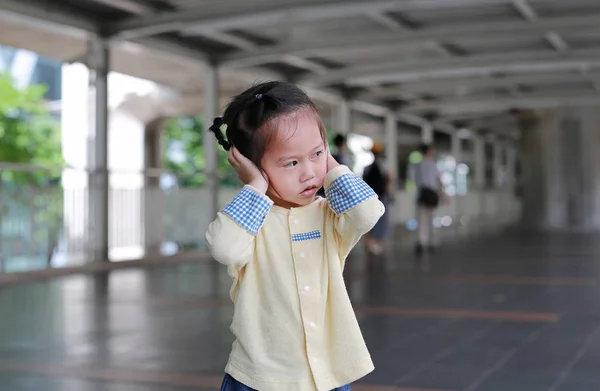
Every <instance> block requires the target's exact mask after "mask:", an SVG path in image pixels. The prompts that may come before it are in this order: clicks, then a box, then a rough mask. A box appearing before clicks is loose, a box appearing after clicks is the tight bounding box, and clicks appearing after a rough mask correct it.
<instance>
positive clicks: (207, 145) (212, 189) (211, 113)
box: [203, 66, 219, 219]
mask: <svg viewBox="0 0 600 391" xmlns="http://www.w3.org/2000/svg"><path fill="white" fill-rule="evenodd" d="M218 115H219V71H218V69H217V67H216V66H207V69H206V74H205V81H204V140H203V141H204V156H205V158H206V168H205V176H206V188H207V189H208V191H209V194H210V197H209V200H210V202H209V205H208V215H209V216H211V219H213V218H214V217H215V216H216V215H217V212H218V211H219V198H218V197H219V178H218V172H217V168H218V161H217V139H216V138H215V136H214V134H213V133H212V132H209V131H208V128H209V127H210V126H211V125H212V123H213V119H214V118H215V117H216V116H218Z"/></svg>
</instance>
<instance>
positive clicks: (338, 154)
mask: <svg viewBox="0 0 600 391" xmlns="http://www.w3.org/2000/svg"><path fill="white" fill-rule="evenodd" d="M333 145H334V146H335V151H333V152H332V156H333V158H334V159H335V160H336V161H337V162H338V163H340V164H341V165H343V166H346V167H349V168H350V169H352V161H351V159H350V154H349V153H348V145H347V144H346V136H345V135H343V134H341V133H338V134H336V135H335V137H334V138H333ZM317 195H319V196H321V197H325V188H323V187H322V188H320V189H319V191H318V192H317Z"/></svg>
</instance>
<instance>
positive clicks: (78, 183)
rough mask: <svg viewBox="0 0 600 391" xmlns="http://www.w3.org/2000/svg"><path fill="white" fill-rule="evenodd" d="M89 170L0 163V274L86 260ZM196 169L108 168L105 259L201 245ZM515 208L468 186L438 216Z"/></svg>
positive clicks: (407, 198)
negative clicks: (180, 173) (179, 172)
mask: <svg viewBox="0 0 600 391" xmlns="http://www.w3.org/2000/svg"><path fill="white" fill-rule="evenodd" d="M93 175H95V174H94V172H90V171H87V170H84V169H78V168H70V167H60V168H41V167H35V166H28V165H19V164H6V163H0V272H18V271H26V270H35V269H43V268H48V267H65V266H77V265H82V264H84V263H88V262H89V261H90V260H91V259H93V255H92V254H93V250H94V238H95V236H94V234H95V229H96V228H97V227H96V226H97V224H96V223H97V222H95V221H94V218H95V217H94V216H97V213H96V210H95V208H94V205H93V204H94V202H93V200H94V190H93V189H90V188H89V186H88V185H87V184H88V183H93V180H92V179H93ZM202 175H203V173H193V174H191V175H187V176H185V177H182V176H178V175H176V174H175V173H172V172H168V171H166V170H160V169H152V170H145V171H111V172H110V173H109V183H110V190H109V218H108V221H109V247H110V249H109V259H110V260H111V261H121V260H127V259H137V258H141V257H144V256H148V255H159V256H161V255H162V256H167V255H172V254H175V253H178V252H182V251H186V250H189V249H202V248H203V246H204V235H205V232H206V229H207V228H208V224H209V223H210V221H211V220H212V219H213V218H214V216H211V215H210V213H209V212H208V211H209V209H210V208H208V205H209V202H210V199H211V194H210V191H209V189H208V188H206V187H201V186H200V187H198V184H199V183H201V180H202ZM192 179H193V180H192ZM220 179H221V180H223V179H224V178H223V176H222V175H220ZM225 179H226V181H225V182H227V183H229V184H230V185H231V184H232V185H233V187H231V186H229V187H221V188H220V189H219V193H218V200H219V204H220V206H221V207H222V206H224V205H225V204H226V203H227V202H229V201H230V200H231V199H232V198H233V196H234V195H235V193H236V192H237V191H238V189H239V183H238V185H237V186H235V184H236V181H232V180H231V178H225ZM190 184H192V185H190ZM413 198H414V197H413V196H412V195H411V194H409V193H406V192H398V193H397V196H396V202H395V203H394V205H393V206H392V210H393V211H392V213H393V216H392V218H391V220H392V222H393V223H395V224H397V225H400V226H406V227H408V225H409V224H408V223H409V222H410V221H411V219H413V218H414V214H415V208H414V199H413ZM518 214H519V203H518V200H516V199H515V198H514V197H512V196H511V194H510V192H509V191H480V192H477V191H473V192H471V193H469V194H467V195H465V196H459V197H452V199H451V202H450V203H449V204H448V205H445V206H443V207H442V208H440V209H439V211H438V218H440V219H442V220H440V221H441V222H442V223H443V224H441V228H442V229H443V228H444V226H446V225H447V224H446V222H448V221H451V222H452V223H451V225H453V226H454V225H466V224H465V221H467V222H469V225H470V227H473V229H474V232H481V231H482V227H490V228H494V227H496V226H500V225H506V224H509V223H511V222H513V221H514V220H515V219H516V218H517V217H518ZM475 224H477V225H475ZM461 229H463V228H461ZM464 229H469V230H470V228H469V227H466V228H464Z"/></svg>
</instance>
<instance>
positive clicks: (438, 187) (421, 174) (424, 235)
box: [414, 144, 444, 256]
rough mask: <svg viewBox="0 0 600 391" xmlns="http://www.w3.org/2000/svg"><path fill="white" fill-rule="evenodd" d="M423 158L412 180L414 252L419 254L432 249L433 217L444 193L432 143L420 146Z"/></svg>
mask: <svg viewBox="0 0 600 391" xmlns="http://www.w3.org/2000/svg"><path fill="white" fill-rule="evenodd" d="M421 153H422V154H423V159H422V160H421V162H419V163H418V164H417V165H416V166H415V167H414V180H415V186H416V188H417V219H418V222H419V238H418V241H417V244H416V245H415V253H416V255H417V256H421V255H422V254H423V252H424V251H429V252H433V250H434V227H433V217H434V216H435V210H436V208H437V207H438V206H439V204H440V198H441V197H442V196H443V193H444V186H443V183H442V180H441V174H440V172H439V170H438V167H437V163H436V162H435V158H434V157H435V149H434V148H433V146H432V145H429V144H423V145H422V146H421Z"/></svg>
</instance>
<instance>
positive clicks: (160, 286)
mask: <svg viewBox="0 0 600 391" xmlns="http://www.w3.org/2000/svg"><path fill="white" fill-rule="evenodd" d="M599 18H600V3H599V2H598V1H597V0H569V1H565V0H398V1H390V0H385V1H384V0H220V1H219V2H216V1H213V0H210V1H200V0H0V44H1V45H9V46H12V47H15V48H25V49H29V50H32V51H35V52H37V53H39V54H42V55H46V56H49V57H52V58H54V59H56V60H59V61H63V62H64V63H65V64H75V65H73V66H68V65H65V68H70V71H69V72H65V73H64V75H68V77H70V78H71V81H72V80H73V79H77V82H76V83H74V84H76V85H75V87H74V88H73V89H72V91H75V92H74V93H73V94H70V95H69V94H65V96H63V99H62V101H61V102H59V103H60V104H59V105H57V107H58V108H55V109H56V111H57V112H60V114H61V116H62V119H63V132H65V134H66V133H67V131H68V132H69V135H70V136H72V138H73V139H77V142H79V144H77V145H76V147H77V148H81V149H80V150H81V151H84V153H82V154H81V156H80V157H81V164H80V165H79V166H77V167H59V168H58V170H59V172H62V173H63V174H62V177H61V181H60V182H61V183H60V184H58V185H56V186H55V187H54V188H51V189H46V188H44V189H39V188H28V189H27V190H28V192H26V191H23V189H21V188H16V190H15V191H14V194H11V195H10V196H11V197H12V198H13V199H19V200H20V201H23V200H24V199H26V198H27V197H26V196H30V195H31V194H33V195H42V196H46V195H48V194H50V195H51V196H53V197H58V199H59V200H61V202H59V203H57V204H56V205H58V206H57V207H56V209H57V210H55V211H54V212H55V214H56V216H57V217H56V221H54V222H55V223H57V224H56V226H57V227H58V228H56V227H55V228H54V231H53V232H49V231H50V229H49V228H47V227H45V226H43V225H42V226H41V228H40V227H39V226H37V227H36V226H35V225H36V224H37V221H36V218H35V213H29V212H31V211H30V210H28V209H27V208H28V207H31V209H34V207H38V208H40V209H42V210H45V209H44V208H48V209H49V208H50V206H49V205H50V204H49V203H48V202H47V199H44V197H41V198H37V199H36V200H35V201H37V206H35V205H33V202H32V203H31V205H25V207H23V208H21V210H19V211H17V212H21V211H22V210H25V212H24V213H25V214H24V216H25V218H23V216H17V218H18V220H19V224H20V225H17V226H16V227H17V228H14V226H10V225H9V224H8V223H7V222H6V221H7V220H8V218H9V217H11V215H10V213H8V215H6V216H3V217H4V218H5V220H3V221H1V222H0V223H1V224H0V233H2V235H0V249H2V250H3V251H4V252H3V253H2V254H1V257H0V314H1V315H0V391H4V390H6V391H31V390H36V391H37V390H43V391H155V390H156V391H158V390H161V391H165V390H172V391H185V390H188V391H191V390H199V391H209V390H216V389H218V386H219V384H220V382H221V379H222V371H223V368H224V364H225V362H226V360H227V355H228V353H229V351H230V346H231V342H232V336H231V333H230V331H229V329H228V325H229V323H230V321H231V315H232V308H231V303H230V300H229V298H228V292H229V288H230V283H231V281H230V278H229V277H228V276H227V275H226V273H225V270H224V269H223V268H222V267H221V266H219V265H218V264H217V263H216V262H214V261H212V260H210V259H209V257H208V255H207V254H206V253H205V252H203V249H202V243H200V245H198V246H196V247H195V248H194V249H193V250H190V248H189V247H187V245H189V244H190V243H192V244H194V245H197V244H198V243H199V242H202V240H203V235H204V232H205V230H206V227H207V225H208V223H209V222H210V221H211V220H212V218H213V217H214V215H215V213H216V211H217V210H218V209H219V208H220V207H221V206H223V205H224V204H225V203H226V202H228V201H229V200H230V199H231V198H232V197H233V195H234V194H235V192H236V191H237V189H234V188H223V187H220V186H219V180H220V179H221V177H222V175H221V173H220V172H219V170H218V164H217V163H218V160H217V158H218V155H217V149H216V143H215V140H214V137H213V136H212V135H211V134H210V133H208V132H203V133H202V137H203V148H204V149H203V152H204V153H205V155H204V156H205V160H204V162H203V163H204V165H205V166H204V169H203V170H202V172H198V173H195V174H198V175H202V176H203V180H206V181H205V182H204V185H203V187H198V188H184V187H182V186H179V185H178V184H176V185H174V186H171V187H169V188H166V187H165V186H163V185H164V183H162V181H161V179H163V174H165V172H166V170H165V167H164V164H163V163H164V162H163V161H162V160H161V155H160V152H159V150H160V135H161V132H163V131H164V126H165V121H164V119H165V118H170V117H173V116H176V115H181V114H185V115H198V114H202V115H203V116H204V117H205V118H213V117H214V116H216V115H218V114H219V113H220V112H221V110H222V109H223V106H224V103H225V102H226V98H227V97H229V96H231V95H232V94H235V93H238V92H240V91H241V90H242V89H244V88H246V87H247V86H248V85H249V84H252V83H254V82H256V81H257V80H265V79H281V80H290V81H293V82H296V83H298V84H300V85H301V86H302V87H303V88H305V89H306V90H307V92H308V93H309V95H310V96H311V97H312V98H313V99H314V100H315V101H316V102H317V104H318V107H319V109H320V112H321V113H322V115H323V118H324V121H325V123H326V125H327V127H328V128H329V129H330V130H333V131H335V132H340V133H345V134H349V135H356V136H357V137H361V136H362V137H364V136H366V137H368V138H370V140H377V141H381V142H384V143H385V145H386V148H387V154H386V159H387V162H386V163H387V165H388V167H389V170H390V173H391V174H392V176H393V179H394V186H395V194H394V196H395V203H394V204H393V206H392V207H391V213H392V216H391V220H392V222H393V223H394V225H395V237H394V240H393V241H392V244H393V246H392V248H391V249H389V250H390V251H389V252H388V253H387V255H386V256H385V257H383V258H382V259H380V260H376V259H366V258H365V255H364V251H363V249H362V248H361V246H359V248H357V249H356V250H355V251H354V252H353V253H352V254H351V259H350V260H349V262H348V266H347V270H346V282H347V288H348V291H349V292H350V295H351V298H352V301H353V304H354V306H355V309H356V311H357V314H358V318H359V322H360V324H361V327H362V329H363V331H364V335H365V337H366V339H367V344H368V346H369V348H370V351H371V353H372V355H373V358H374V361H375V366H376V370H375V372H373V373H372V374H371V375H369V376H368V377H367V378H365V379H362V380H361V382H360V383H358V384H356V385H355V386H353V390H355V391H507V390H510V391H521V390H522V391H537V390H541V391H583V390H594V391H596V390H598V389H600V374H599V372H598V367H599V365H600V355H599V354H598V353H597V352H598V351H600V350H599V349H600V306H599V305H598V304H600V303H599V300H600V299H599V297H600V296H599V295H598V290H599V287H600V285H599V277H600V275H599V267H598V259H599V257H600V244H599V243H600V242H599V241H598V240H597V239H596V235H597V233H598V231H599V230H600V203H598V202H597V200H598V199H600V175H598V172H599V170H598V168H600V159H599V158H598V157H597V156H598V154H597V153H595V152H597V150H598V149H599V147H600V137H599V136H600V127H599V126H598V124H600V110H598V105H599V104H600V94H599V93H598V91H600V73H599V69H600V59H599V58H600V25H599V24H598V20H599ZM0 54H2V53H0ZM3 60H4V59H3V58H2V57H0V61H3ZM111 72H119V73H122V74H125V75H130V76H135V77H139V78H142V79H145V80H146V81H148V82H151V83H156V84H155V85H154V86H152V87H147V86H146V85H145V84H144V83H142V84H140V85H139V88H138V87H136V89H139V91H138V90H136V91H125V92H124V93H123V91H119V93H120V96H119V97H118V99H117V103H114V102H112V103H111V99H110V96H111V93H112V92H114V91H111V88H110V87H109V84H110V83H109V74H111ZM115 89H117V88H115ZM129 92H131V94H129ZM67 95H68V96H67ZM0 98H1V97H0ZM53 103H56V102H53ZM115 119H116V120H115ZM117 120H118V121H117ZM111 121H116V122H118V124H117V125H118V126H115V125H114V124H113V122H111ZM119 121H120V122H119ZM208 123H209V122H208V121H205V123H204V127H206V125H207V124H208ZM67 128H68V129H67ZM127 131H129V132H130V134H129V135H131V133H133V132H134V131H135V132H137V133H136V135H137V136H139V137H137V136H136V137H137V138H136V137H130V138H129V139H126V142H129V143H131V144H130V145H126V146H125V148H124V149H121V153H116V152H115V150H116V149H114V148H112V150H111V143H110V142H109V140H112V141H113V143H115V144H119V143H116V142H114V140H115V138H114V137H116V136H118V135H122V134H125V133H127ZM111 138H112V139H111ZM131 140H136V143H137V144H135V143H133V142H132V141H131ZM126 142H125V143H126ZM423 142H424V143H432V144H433V145H435V147H436V149H437V150H438V151H439V153H440V155H441V156H442V157H443V159H445V161H447V162H449V163H448V164H447V165H446V167H447V168H448V170H447V171H446V172H445V173H444V178H445V179H446V180H447V182H448V183H447V184H448V186H447V189H448V190H449V193H450V194H449V196H450V200H449V202H448V203H447V204H445V205H444V206H443V207H441V208H439V210H438V216H436V219H435V223H436V227H437V232H439V233H440V237H441V240H440V242H441V246H440V249H439V250H438V251H437V253H436V254H434V255H431V256H429V257H426V258H424V259H423V260H422V261H420V262H417V261H415V258H414V257H413V255H412V252H411V251H410V250H411V247H412V245H413V244H414V228H415V227H414V224H412V223H414V217H415V216H414V214H415V210H414V195H415V194H414V193H413V192H411V188H410V186H409V185H408V184H409V182H410V181H409V180H408V179H409V178H408V171H410V170H409V169H408V168H409V166H410V164H411V162H410V160H411V159H410V157H411V153H412V152H413V151H415V149H416V148H417V147H418V146H419V145H420V144H421V143H423ZM134 144H135V145H134ZM77 148H75V149H77ZM119 159H124V160H127V159H129V160H131V161H134V160H135V162H134V163H135V167H134V172H126V173H123V172H120V171H119V169H120V168H119V164H118V161H117V163H115V160H119ZM15 167H16V166H14V165H8V166H7V165H5V164H4V163H2V162H0V171H2V170H13V169H14V170H17V169H18V170H25V171H28V170H32V168H31V167H20V166H19V167H16V168H15ZM38 169H40V168H39V167H34V168H33V170H38ZM41 169H42V170H45V169H46V168H41ZM70 171H75V174H73V175H74V176H75V177H76V179H77V180H76V181H70V180H69V178H71V179H72V177H71V176H70V174H69V172H70ZM120 175H121V176H120ZM129 175H131V176H129ZM460 175H462V177H461V178H463V179H464V181H463V182H462V183H461V184H460V185H459V184H458V180H457V178H458V177H459V176H460ZM131 178H133V179H134V180H132V179H131ZM117 179H118V180H117ZM73 183H75V185H73ZM7 194H8V193H7V192H4V193H0V209H2V210H8V211H9V212H13V211H14V208H13V209H12V210H11V208H6V205H5V204H4V203H5V202H6V199H7V198H9V196H8V195H7ZM49 198H51V197H49ZM32 199H33V197H32ZM26 203H27V200H25V201H24V204H26ZM40 205H41V207H40ZM52 205H54V204H52ZM15 213H16V212H15ZM23 221H25V223H26V224H25V223H23V224H21V223H22V222H23ZM411 224H412V225H411ZM523 228H527V229H526V230H524V229H523ZM35 229H40V232H41V234H39V232H38V231H35ZM549 229H550V230H554V231H553V232H554V233H548V232H549ZM34 231H35V232H34ZM6 232H8V234H6ZM542 232H545V233H542ZM34 233H36V235H34ZM50 234H52V235H50ZM10 235H13V236H10ZM28 235H29V236H28ZM33 236H36V238H37V237H42V239H40V240H41V241H44V240H46V238H49V237H52V238H53V240H54V243H53V245H55V246H56V247H60V246H58V245H57V243H58V242H59V237H60V240H61V242H60V245H62V249H64V253H65V257H64V258H65V259H63V260H62V261H61V262H63V263H60V264H58V263H56V262H53V261H52V259H50V258H52V251H49V254H42V255H43V256H45V255H49V259H48V261H47V262H46V259H45V258H43V261H44V262H42V263H41V264H40V263H39V262H37V263H36V264H35V268H41V269H42V270H34V271H31V270H29V271H27V272H21V270H22V269H19V268H17V267H12V266H11V265H15V264H18V266H20V265H21V264H24V265H25V268H28V267H29V266H30V265H31V262H30V258H32V257H38V258H40V257H39V255H40V254H38V253H39V252H40V248H41V249H42V251H45V250H47V248H50V249H53V248H52V247H46V245H48V243H46V242H44V243H42V244H43V245H39V243H36V242H35V241H34V240H29V241H28V240H23V238H25V239H31V237H33ZM15 238H16V239H15ZM36 240H37V239H36ZM47 241H49V239H48V240H47ZM31 243H33V244H31ZM173 243H175V244H177V245H176V246H175V251H172V252H171V253H170V255H172V253H173V252H175V253H176V254H175V255H174V256H172V257H169V256H165V255H166V254H165V252H163V248H164V247H165V244H173ZM131 248H133V249H134V250H135V251H134V252H133V253H134V254H135V256H134V257H133V258H135V259H134V260H133V261H131V262H124V263H118V262H116V261H117V260H122V259H123V258H127V257H129V255H130V254H131V253H130V252H126V255H125V256H122V255H121V256H115V255H114V254H115V253H117V252H119V251H120V250H123V249H125V250H130V249H131ZM7 251H8V257H11V259H10V262H9V261H8V260H7V259H8V258H6V259H5V258H4V257H5V253H6V252H7ZM9 266H11V267H12V268H11V267H9ZM30 269H31V268H30ZM42 277H44V278H45V277H53V278H45V279H42ZM282 391H286V390H282Z"/></svg>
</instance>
